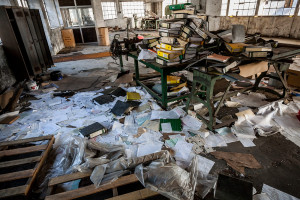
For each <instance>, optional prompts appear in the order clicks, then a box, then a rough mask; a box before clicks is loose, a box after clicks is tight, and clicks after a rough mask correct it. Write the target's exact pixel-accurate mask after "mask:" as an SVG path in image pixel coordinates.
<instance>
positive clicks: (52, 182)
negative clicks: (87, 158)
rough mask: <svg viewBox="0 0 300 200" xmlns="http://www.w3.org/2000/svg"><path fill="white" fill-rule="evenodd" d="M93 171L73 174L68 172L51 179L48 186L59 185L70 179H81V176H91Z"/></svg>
mask: <svg viewBox="0 0 300 200" xmlns="http://www.w3.org/2000/svg"><path fill="white" fill-rule="evenodd" d="M91 174H92V173H83V172H76V173H73V174H66V175H63V176H58V177H55V178H52V179H50V181H49V183H48V186H53V185H57V184H60V183H66V182H69V181H73V180H77V179H81V178H86V177H89V176H90V175H91Z"/></svg>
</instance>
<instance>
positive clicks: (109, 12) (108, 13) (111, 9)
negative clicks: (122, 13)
mask: <svg viewBox="0 0 300 200" xmlns="http://www.w3.org/2000/svg"><path fill="white" fill-rule="evenodd" d="M101 6H102V12H103V18H104V19H115V18H117V12H116V3H115V2H101Z"/></svg>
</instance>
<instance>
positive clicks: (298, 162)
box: [50, 32, 300, 199]
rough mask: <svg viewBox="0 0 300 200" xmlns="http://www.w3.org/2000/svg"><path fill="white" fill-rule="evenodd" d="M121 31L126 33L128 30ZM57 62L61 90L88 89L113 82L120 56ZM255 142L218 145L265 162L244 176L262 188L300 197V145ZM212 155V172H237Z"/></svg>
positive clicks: (90, 49) (84, 48)
mask: <svg viewBox="0 0 300 200" xmlns="http://www.w3.org/2000/svg"><path fill="white" fill-rule="evenodd" d="M114 34H117V33H116V32H115V33H110V39H111V40H112V38H113V36H114ZM119 34H121V37H124V36H125V35H126V32H120V33H119ZM144 34H147V33H144ZM108 48H109V47H99V46H96V44H89V45H78V47H76V49H73V50H72V51H62V52H61V54H59V55H57V56H56V57H59V56H71V55H77V54H88V53H98V52H105V51H108ZM124 60H125V59H124ZM55 65H56V67H54V68H51V69H50V71H54V70H61V71H62V73H64V74H65V75H66V77H65V78H64V79H63V80H62V81H59V82H57V83H56V84H57V85H58V86H59V87H60V88H59V90H75V91H86V90H94V89H99V88H103V87H104V86H106V85H109V82H110V81H109V78H110V77H111V76H113V75H115V74H117V73H119V66H118V60H117V61H114V60H113V59H112V58H111V57H105V58H98V59H89V60H80V61H69V62H61V63H55ZM124 66H125V69H128V70H130V71H132V72H133V71H134V66H133V59H131V58H129V61H125V62H124ZM151 72H153V71H152V70H150V69H147V68H144V67H143V68H142V69H141V73H151ZM103 82H104V84H103ZM254 143H255V145H256V146H255V147H248V148H245V147H243V146H242V145H241V143H240V142H235V143H231V144H229V145H228V147H223V148H217V149H218V150H220V151H227V152H239V153H250V154H253V156H254V157H255V158H256V159H257V160H258V161H259V162H260V163H261V164H262V166H263V167H262V169H246V176H245V177H240V178H242V179H245V180H248V181H251V182H253V185H254V187H255V189H256V190H257V191H258V192H260V191H261V187H262V184H263V183H265V184H268V185H270V186H272V187H274V188H277V189H279V190H282V191H283V192H286V193H288V194H291V195H293V196H295V197H298V198H300V190H299V186H300V170H299V166H300V148H299V147H298V146H296V145H295V144H294V143H292V142H291V141H289V140H287V139H286V138H285V137H284V136H282V135H281V134H279V133H278V134H275V135H273V136H269V137H258V139H255V140H254ZM208 158H209V159H211V160H213V161H215V162H216V164H215V166H214V167H213V169H212V172H211V173H214V174H218V173H224V174H230V175H232V176H236V173H235V171H234V170H232V169H231V168H230V167H228V166H227V165H226V162H225V161H223V160H218V159H215V158H214V157H213V156H212V155H209V156H208ZM207 199H212V195H208V196H207Z"/></svg>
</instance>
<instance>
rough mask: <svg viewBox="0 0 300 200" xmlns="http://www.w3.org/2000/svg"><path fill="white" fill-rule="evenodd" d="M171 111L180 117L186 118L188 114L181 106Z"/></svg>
mask: <svg viewBox="0 0 300 200" xmlns="http://www.w3.org/2000/svg"><path fill="white" fill-rule="evenodd" d="M171 111H173V112H175V113H176V114H177V115H178V117H184V116H185V115H186V112H185V111H184V110H183V109H182V108H181V107H179V106H178V107H176V108H174V109H172V110H171Z"/></svg>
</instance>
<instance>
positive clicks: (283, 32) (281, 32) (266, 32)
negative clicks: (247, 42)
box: [209, 16, 300, 39]
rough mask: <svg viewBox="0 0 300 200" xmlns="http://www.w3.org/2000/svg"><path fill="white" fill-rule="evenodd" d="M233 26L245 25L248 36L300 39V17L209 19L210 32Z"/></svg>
mask: <svg viewBox="0 0 300 200" xmlns="http://www.w3.org/2000/svg"><path fill="white" fill-rule="evenodd" d="M232 24H241V25H244V26H245V27H246V33H247V34H255V33H261V34H262V35H263V36H272V37H289V38H296V39H300V32H299V31H300V17H289V16H263V17H254V16H251V17H211V16H210V17H209V30H210V31H217V30H227V29H230V28H231V25H232Z"/></svg>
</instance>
